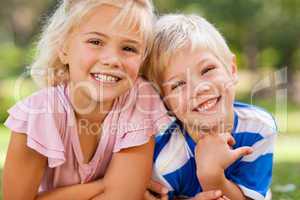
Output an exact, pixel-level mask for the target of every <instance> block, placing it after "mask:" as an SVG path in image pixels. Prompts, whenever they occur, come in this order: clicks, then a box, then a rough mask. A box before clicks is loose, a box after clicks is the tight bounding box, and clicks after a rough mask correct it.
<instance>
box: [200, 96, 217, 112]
mask: <svg viewBox="0 0 300 200" xmlns="http://www.w3.org/2000/svg"><path fill="white" fill-rule="evenodd" d="M217 100H218V99H217V98H214V99H211V100H208V101H206V102H204V103H203V104H201V105H200V106H199V107H198V109H197V110H198V111H199V112H203V111H206V110H208V109H210V108H212V107H213V106H214V105H216V103H217Z"/></svg>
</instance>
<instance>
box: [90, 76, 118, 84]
mask: <svg viewBox="0 0 300 200" xmlns="http://www.w3.org/2000/svg"><path fill="white" fill-rule="evenodd" d="M94 77H95V79H96V80H97V81H105V82H117V81H118V78H117V77H114V76H109V75H104V74H94Z"/></svg>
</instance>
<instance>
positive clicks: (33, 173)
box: [3, 132, 104, 200]
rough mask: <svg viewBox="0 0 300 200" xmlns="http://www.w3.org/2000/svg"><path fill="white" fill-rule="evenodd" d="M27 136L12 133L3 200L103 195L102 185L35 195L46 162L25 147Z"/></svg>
mask: <svg viewBox="0 0 300 200" xmlns="http://www.w3.org/2000/svg"><path fill="white" fill-rule="evenodd" d="M26 143H27V136H26V134H22V133H15V132H13V133H12V135H11V140H10V144H9V147H8V153H7V157H6V161H5V165H4V171H3V197H4V199H5V200H6V199H7V200H8V199H9V200H23V199H26V200H36V199H37V200H43V199H47V200H51V199H53V200H54V199H55V200H60V199H63V200H68V199H72V200H76V199H78V200H85V199H90V198H92V197H94V196H96V195H97V194H99V193H101V191H103V188H104V186H103V183H102V181H95V182H91V183H88V184H78V185H73V186H68V187H62V188H58V189H55V190H52V191H50V192H45V193H43V194H41V195H38V188H39V185H40V183H41V180H42V177H43V174H44V170H45V168H46V166H47V158H46V157H44V156H42V155H41V154H39V153H38V152H36V151H34V150H32V149H31V148H29V147H28V146H27V145H26Z"/></svg>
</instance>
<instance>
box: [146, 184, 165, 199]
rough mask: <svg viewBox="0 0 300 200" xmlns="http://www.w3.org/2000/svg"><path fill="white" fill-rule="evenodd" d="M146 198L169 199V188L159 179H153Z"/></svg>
mask: <svg viewBox="0 0 300 200" xmlns="http://www.w3.org/2000/svg"><path fill="white" fill-rule="evenodd" d="M154 193H156V194H157V195H155V194H154ZM144 200H168V188H166V187H164V186H163V185H162V184H160V183H158V182H157V181H154V180H151V181H150V183H149V185H148V188H147V190H146V192H145V195H144Z"/></svg>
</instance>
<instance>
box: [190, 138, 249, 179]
mask: <svg viewBox="0 0 300 200" xmlns="http://www.w3.org/2000/svg"><path fill="white" fill-rule="evenodd" d="M234 143H235V142H234V139H233V137H232V135H231V134H230V133H221V134H220V133H211V134H206V135H205V137H203V138H202V139H200V140H199V141H198V143H197V146H196V149H195V159H196V164H197V176H198V178H199V180H200V182H203V181H206V180H207V181H210V182H211V181H214V182H216V181H219V180H221V179H222V178H223V177H224V171H225V169H227V168H228V167H229V165H231V164H232V163H234V162H235V161H236V160H238V159H239V158H240V157H242V156H245V155H248V154H251V153H252V151H253V150H252V148H251V147H240V148H237V149H231V146H232V145H233V144H234Z"/></svg>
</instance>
